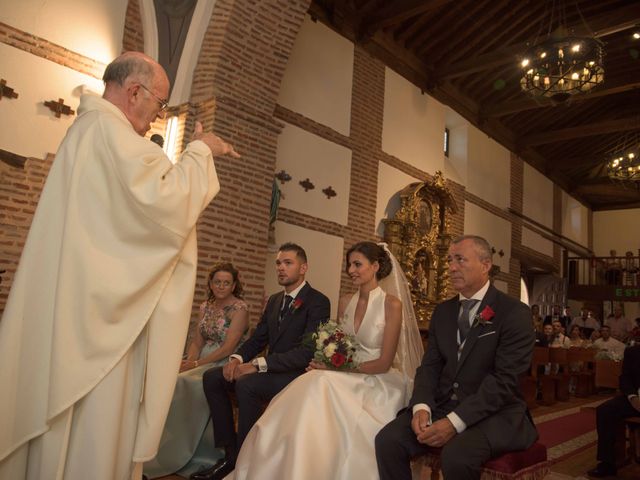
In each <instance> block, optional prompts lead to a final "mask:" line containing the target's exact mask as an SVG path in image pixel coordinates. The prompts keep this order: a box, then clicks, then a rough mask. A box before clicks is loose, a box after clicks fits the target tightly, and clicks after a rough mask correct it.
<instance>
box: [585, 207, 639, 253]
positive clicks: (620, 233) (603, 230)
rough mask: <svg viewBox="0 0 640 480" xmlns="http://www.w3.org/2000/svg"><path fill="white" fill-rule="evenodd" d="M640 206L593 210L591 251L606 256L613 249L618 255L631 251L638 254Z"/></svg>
mask: <svg viewBox="0 0 640 480" xmlns="http://www.w3.org/2000/svg"><path fill="white" fill-rule="evenodd" d="M639 249H640V208H631V209H629V210H605V211H600V212H593V251H594V252H595V254H596V256H601V257H604V256H608V255H609V250H615V251H616V253H617V254H618V255H620V256H624V254H625V252H627V251H631V252H633V254H634V255H638V254H639Z"/></svg>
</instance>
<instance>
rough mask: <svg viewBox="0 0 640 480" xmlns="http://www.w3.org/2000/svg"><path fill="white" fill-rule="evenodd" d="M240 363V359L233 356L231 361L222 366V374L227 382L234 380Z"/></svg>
mask: <svg viewBox="0 0 640 480" xmlns="http://www.w3.org/2000/svg"><path fill="white" fill-rule="evenodd" d="M238 365H240V360H238V359H237V358H232V359H231V360H229V363H227V364H226V365H225V366H224V367H222V376H223V377H224V379H225V380H226V381H227V382H233V380H234V377H235V371H236V368H238Z"/></svg>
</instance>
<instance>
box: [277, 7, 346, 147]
mask: <svg viewBox="0 0 640 480" xmlns="http://www.w3.org/2000/svg"><path fill="white" fill-rule="evenodd" d="M352 82H353V43H351V42H350V41H349V40H347V39H346V38H344V37H341V36H340V35H338V34H337V33H335V32H334V31H333V30H330V29H329V28H328V27H326V26H324V25H322V24H321V23H320V22H313V21H312V20H311V18H310V17H309V16H307V17H306V19H305V21H304V23H303V24H302V27H301V28H300V31H299V32H298V36H297V38H296V41H295V44H294V46H293V50H292V51H291V55H290V56H289V63H288V64H287V68H286V70H285V73H284V77H283V79H282V84H281V85H280V96H279V97H278V103H279V104H280V105H282V106H283V107H287V108H289V109H291V110H293V111H295V112H298V113H301V114H302V115H304V116H305V117H307V118H310V119H312V120H315V121H316V122H318V123H321V124H323V125H326V126H328V127H331V128H333V129H334V130H336V131H337V132H339V133H341V134H343V135H349V130H350V125H351V90H352Z"/></svg>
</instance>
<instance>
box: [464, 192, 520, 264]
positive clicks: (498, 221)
mask: <svg viewBox="0 0 640 480" xmlns="http://www.w3.org/2000/svg"><path fill="white" fill-rule="evenodd" d="M464 233H465V234H469V235H480V236H481V237H484V238H485V239H486V240H487V241H488V242H489V245H491V246H492V247H493V248H495V249H496V253H495V254H494V255H493V263H494V264H495V265H498V266H499V267H500V271H501V272H504V273H509V259H510V258H511V224H510V223H509V222H508V221H507V220H505V219H504V218H501V217H498V216H497V215H494V214H493V213H491V212H488V211H487V210H485V209H483V208H482V207H479V206H477V205H476V204H474V203H470V202H465V204H464ZM500 250H502V251H503V252H504V256H502V257H500V255H498V253H497V252H499V251H500Z"/></svg>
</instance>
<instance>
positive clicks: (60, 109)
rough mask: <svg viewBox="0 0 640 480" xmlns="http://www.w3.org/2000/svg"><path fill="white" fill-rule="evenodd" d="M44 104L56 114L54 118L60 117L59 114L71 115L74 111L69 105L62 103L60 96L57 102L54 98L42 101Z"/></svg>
mask: <svg viewBox="0 0 640 480" xmlns="http://www.w3.org/2000/svg"><path fill="white" fill-rule="evenodd" d="M44 106H45V107H49V110H51V111H52V112H53V113H54V114H55V115H56V118H60V115H73V114H74V113H76V112H74V111H73V110H71V107H70V106H69V105H65V104H64V100H63V99H62V98H59V99H58V101H57V102H56V101H55V100H49V101H48V102H44Z"/></svg>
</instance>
